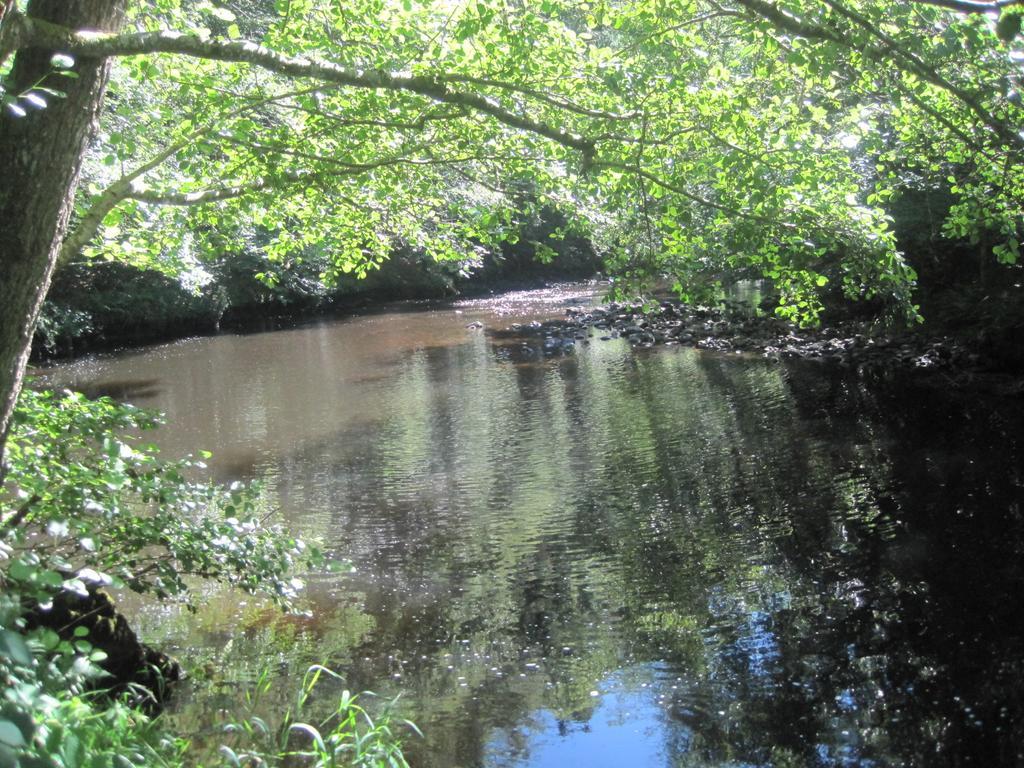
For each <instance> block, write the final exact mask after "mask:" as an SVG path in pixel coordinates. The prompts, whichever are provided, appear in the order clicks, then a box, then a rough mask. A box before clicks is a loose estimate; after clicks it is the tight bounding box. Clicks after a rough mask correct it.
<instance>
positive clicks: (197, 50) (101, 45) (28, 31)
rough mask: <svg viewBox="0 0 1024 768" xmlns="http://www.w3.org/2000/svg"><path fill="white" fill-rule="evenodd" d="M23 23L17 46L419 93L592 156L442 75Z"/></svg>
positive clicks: (189, 38) (557, 131)
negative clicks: (150, 57) (197, 63)
mask: <svg viewBox="0 0 1024 768" xmlns="http://www.w3.org/2000/svg"><path fill="white" fill-rule="evenodd" d="M19 20H20V21H21V22H22V24H23V27H24V31H25V34H24V36H23V39H21V40H19V41H18V47H19V48H24V47H27V46H30V45H31V46H40V47H45V48H51V49H54V50H60V51H66V52H67V53H70V54H72V55H74V56H91V57H109V56H137V55H141V54H150V53H167V54H176V55H180V56H189V57H193V58H198V59H208V60H211V61H224V62H234V63H241V64H250V65H252V66H255V67H260V68H262V69H265V70H268V71H270V72H274V73H276V74H279V75H284V76H286V77H292V78H309V79H313V80H319V81H322V82H325V83H333V84H336V85H342V86H348V87H352V88H365V89H370V90H388V91H402V92H407V93H416V94H419V95H421V96H425V97H427V98H429V99H432V100H433V101H436V102H440V103H444V104H451V105H455V106H461V107H468V108H470V109H473V110H475V111H477V112H481V113H484V114H486V115H490V116H491V117H493V118H494V119H495V120H497V121H498V122H500V123H503V124H504V125H507V126H509V127H511V128H516V129H518V130H523V131H528V132H530V133H534V134H537V135H539V136H543V137H545V138H547V139H550V140H551V141H554V142H555V143H557V144H560V145H562V146H564V147H567V148H569V149H573V150H576V151H578V152H582V153H583V154H584V155H585V156H587V157H589V156H591V155H592V154H593V152H594V142H593V141H592V140H591V139H588V138H586V137H583V136H580V135H578V134H575V133H569V132H567V131H565V130H563V129H561V128H556V127H554V126H552V125H549V124H547V123H544V122H541V121H538V120H533V119H532V118H530V117H527V116H525V115H520V114H517V113H515V112H512V111H510V110H508V109H505V108H504V107H503V106H501V105H500V104H499V103H498V102H496V101H495V100H493V99H491V98H488V97H486V96H482V95H480V94H477V93H469V92H465V91H459V90H453V89H452V88H451V87H450V83H449V82H448V81H446V79H445V77H444V76H429V75H420V76H413V75H406V74H400V73H391V72H385V71H383V70H365V69H353V68H349V67H343V66H340V65H338V64H332V63H331V62H326V61H317V60H314V59H307V58H300V57H295V56H285V55H283V54H280V53H276V52H274V51H272V50H270V49H269V48H265V47H263V46H261V45H257V44H256V43H252V42H247V41H223V40H203V39H201V38H199V37H197V36H195V35H187V34H183V33H180V32H143V33H136V34H120V35H119V34H111V33H104V32H91V31H83V30H71V29H67V28H64V27H59V26H56V25H54V24H49V23H46V22H42V21H39V20H38V19H32V18H28V17H24V16H22V17H20V19H19Z"/></svg>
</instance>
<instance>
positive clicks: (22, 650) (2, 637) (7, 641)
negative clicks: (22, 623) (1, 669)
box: [0, 629, 32, 667]
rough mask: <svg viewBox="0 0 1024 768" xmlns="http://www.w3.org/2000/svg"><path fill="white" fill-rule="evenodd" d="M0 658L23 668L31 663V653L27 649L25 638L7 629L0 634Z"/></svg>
mask: <svg viewBox="0 0 1024 768" xmlns="http://www.w3.org/2000/svg"><path fill="white" fill-rule="evenodd" d="M0 656H5V657H6V658H8V659H10V660H11V661H13V662H14V663H15V664H20V665H22V666H23V667H27V666H28V665H30V664H31V663H32V652H31V651H30V650H29V649H28V645H26V643H25V638H23V637H22V636H21V635H19V634H18V633H17V632H12V631H11V630H9V629H5V630H3V631H2V632H0Z"/></svg>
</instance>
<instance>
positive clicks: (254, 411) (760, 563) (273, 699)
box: [42, 286, 1024, 768]
mask: <svg viewBox="0 0 1024 768" xmlns="http://www.w3.org/2000/svg"><path fill="white" fill-rule="evenodd" d="M592 291H593V289H591V288H587V287H579V286H577V287H568V288H561V289H552V290H546V291H539V292H528V293H522V294H510V295H506V296H502V297H497V298H490V299H480V300H471V301H463V302H459V303H457V304H455V305H452V306H446V307H440V308H437V307H433V308H432V307H426V306H424V307H418V308H417V307H414V306H406V307H399V308H395V309H393V310H388V311H382V312H377V313H373V314H367V315H363V316H357V317H350V318H346V319H339V320H328V321H320V322H315V323H312V324H308V325H303V326H301V327H295V328H290V329H286V330H279V331H274V332H267V333H254V334H249V335H221V336H216V337H210V338H200V339H189V340H184V341H179V342H175V343H172V344H166V345H161V346H156V347H150V348H147V349H144V350H137V351H131V352H126V353H121V354H110V355H100V356H92V357H87V358H84V359H80V360H78V361H75V362H73V363H70V364H66V365H60V366H56V367H53V368H51V369H48V370H47V371H45V372H43V376H42V382H43V383H44V384H50V385H53V386H73V387H77V388H80V389H83V390H85V391H88V392H91V393H94V394H99V393H103V394H112V395H114V396H115V397H118V398H122V399H126V400H129V401H131V402H134V403H136V404H138V405H143V406H148V407H153V408H157V409H159V410H162V411H164V412H165V413H166V414H167V417H168V422H169V425H168V426H167V427H166V428H164V429H163V430H161V432H160V433H159V434H158V436H157V441H158V442H159V443H160V444H161V446H162V448H163V450H164V451H165V452H166V453H167V454H169V455H180V454H183V453H186V452H194V451H196V450H198V449H208V450H210V451H212V452H213V454H214V456H213V459H211V460H210V462H209V464H210V472H211V473H212V475H213V476H214V477H215V478H216V479H218V480H222V481H233V480H250V479H258V480H261V481H262V482H263V484H264V486H265V493H266V494H267V497H268V499H269V500H270V501H271V502H272V503H273V504H274V505H276V506H277V507H279V508H280V510H281V514H282V516H283V518H284V519H285V520H286V521H287V523H288V525H289V526H290V528H291V529H292V530H294V531H296V532H297V533H299V534H301V535H303V536H307V537H311V538H319V539H320V540H321V541H322V542H323V544H324V546H325V548H326V550H327V551H328V553H329V554H330V556H331V557H332V558H333V559H336V560H339V561H340V560H344V561H345V562H346V563H348V564H350V565H351V568H348V567H347V566H346V568H345V570H344V572H342V573H339V574H314V575H311V576H310V577H309V579H308V586H307V589H306V590H305V594H304V597H303V599H302V601H301V603H300V605H299V612H298V613H296V614H293V615H287V616H282V615H280V614H279V613H278V612H276V611H275V610H274V609H273V608H271V607H269V606H268V605H266V604H265V603H263V602H261V601H260V600H257V599H253V598H249V597H246V596H239V595H237V594H230V593H225V592H222V591H218V590H216V589H210V588H205V591H204V592H203V597H202V599H201V600H200V607H199V611H198V612H197V613H195V614H190V613H187V612H184V611H181V610H178V609H175V608H168V607H163V606H155V605H146V604H142V605H138V606H135V607H134V613H135V616H134V621H135V622H136V623H137V624H138V625H139V626H140V627H141V628H142V630H143V633H144V634H145V635H146V637H147V639H149V640H151V641H154V642H156V643H157V644H160V645H162V646H163V647H165V648H169V649H170V650H171V651H172V652H177V653H178V654H179V655H181V656H183V657H185V658H186V659H188V660H190V661H192V662H197V661H198V662H199V663H200V664H201V665H204V666H205V668H206V670H207V673H206V675H205V677H206V679H200V681H199V682H198V683H196V685H195V687H194V689H188V688H186V689H185V690H183V691H182V692H181V693H180V694H179V703H178V713H177V715H176V716H177V717H179V718H181V719H182V720H183V721H184V722H185V723H186V724H187V727H189V728H191V729H192V730H193V732H195V733H197V734H200V736H202V734H204V733H207V732H208V731H210V729H213V728H214V727H215V726H216V725H217V724H218V723H221V722H222V721H223V720H224V719H230V718H231V717H235V716H240V715H239V714H238V713H239V712H242V711H243V710H244V709H245V704H244V698H243V697H242V693H241V692H242V691H244V690H247V689H248V688H251V686H252V684H253V681H254V680H255V679H256V678H257V676H259V675H260V674H261V673H262V674H263V675H264V677H265V679H267V680H269V681H270V685H271V690H270V692H269V693H268V694H265V696H264V698H265V699H266V700H265V701H263V702H262V703H261V702H259V701H258V702H257V703H256V704H255V705H253V706H254V707H255V708H256V709H257V710H259V711H261V712H263V713H265V714H267V715H268V716H270V717H272V716H273V715H274V714H275V713H277V714H278V715H279V714H280V712H281V711H282V710H283V709H284V707H285V702H287V701H288V700H290V697H291V695H292V694H291V692H292V691H293V690H294V689H295V686H296V685H297V684H298V681H299V679H300V678H301V675H302V672H303V670H304V669H305V668H306V666H308V665H309V664H312V663H322V664H325V665H327V666H328V667H330V668H332V669H334V670H336V671H337V672H339V673H340V674H341V675H342V676H343V677H344V679H345V687H348V688H351V689H353V690H364V689H371V690H374V691H376V692H377V693H379V694H381V695H382V696H383V697H391V696H394V695H396V694H398V693H399V692H401V694H402V697H401V699H400V701H399V703H398V705H397V706H398V711H399V712H400V714H401V715H402V716H405V717H409V718H411V719H413V720H415V721H416V723H417V724H418V725H419V726H420V728H421V729H422V730H423V732H424V733H425V737H424V738H422V739H421V738H418V737H410V738H409V739H408V742H407V744H408V746H407V754H408V756H409V758H410V761H411V762H412V764H413V765H414V766H424V767H431V768H457V767H461V768H470V767H477V766H479V767H487V768H499V767H500V768H506V767H507V768H512V767H513V766H514V767H516V768H519V767H524V768H525V767H526V766H529V767H531V768H555V767H556V766H557V767H562V766H587V767H588V768H601V767H604V766H607V767H609V768H622V767H623V766H658V767H659V768H660V767H662V766H664V767H665V768H669V767H676V766H754V765H758V766H761V765H764V766H767V765H772V766H779V767H780V768H781V767H782V766H890V765H908V766H925V765H927V766H933V765H983V766H995V765H1020V764H1024V756H1022V752H1024V721H1022V718H1024V682H1022V681H1024V677H1022V673H1024V643H1022V637H1021V634H1022V633H1021V630H1020V628H1019V617H1020V613H1021V610H1020V609H1021V595H1022V594H1024V560H1022V557H1021V555H1022V549H1024V545H1022V543H1024V521H1022V510H1021V501H1022V499H1024V456H1022V450H1021V448H1022V446H1021V436H1022V435H1024V430H1022V427H1024V415H1022V410H1024V409H1022V406H1021V403H1020V402H1019V401H1016V400H1009V399H986V398H981V397H977V396H975V397H966V396H963V395H958V394H955V393H951V392H947V391H946V390H945V389H944V388H943V387H942V386H936V382H935V381H934V380H932V379H923V380H919V379H917V378H911V379H909V380H900V381H885V380H866V379H864V378H860V377H857V376H855V375H851V374H848V373H843V372H841V371H837V370H835V369H831V368H826V367H823V366H820V365H810V364H805V363H804V364H795V363H794V364H786V365H783V364H780V363H776V362H770V361H766V360H762V359H758V358H756V357H750V356H740V355H724V354H721V353H706V352H701V351H697V350H693V349H680V348H672V347H667V348H655V349H650V350H644V349H637V350H633V349H631V348H630V347H629V345H628V344H627V343H626V342H625V341H624V340H621V339H613V340H610V341H599V340H597V339H593V340H586V341H580V342H579V343H578V344H577V345H576V347H575V349H572V350H566V349H562V348H558V349H551V348H545V347H544V345H543V344H542V341H541V340H540V339H537V338H530V339H524V338H519V337H517V336H516V335H515V334H506V333H502V330H503V329H505V328H507V327H509V326H510V325H511V324H512V323H528V322H530V321H531V320H536V319H540V318H543V317H548V316H553V315H558V314H560V313H562V312H563V311H564V308H565V307H566V306H568V305H571V304H580V303H587V302H589V301H591V300H592ZM474 322H480V323H482V324H483V326H484V328H483V329H476V328H471V327H467V326H468V325H470V324H472V323H474ZM199 677H200V678H203V677H204V676H203V675H202V674H201V675H199ZM336 693H337V690H336V687H331V686H327V687H325V688H324V689H323V691H322V696H323V699H324V700H325V701H326V700H327V699H328V698H329V697H330V696H333V695H335V694H336ZM211 738H214V737H211Z"/></svg>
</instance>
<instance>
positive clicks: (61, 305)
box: [36, 262, 227, 354]
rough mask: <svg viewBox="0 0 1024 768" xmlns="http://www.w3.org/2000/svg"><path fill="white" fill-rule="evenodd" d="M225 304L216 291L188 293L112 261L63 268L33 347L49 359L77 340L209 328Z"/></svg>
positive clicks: (145, 336)
mask: <svg viewBox="0 0 1024 768" xmlns="http://www.w3.org/2000/svg"><path fill="white" fill-rule="evenodd" d="M226 305H227V299H226V298H225V296H224V295H223V291H221V290H219V289H218V288H217V287H214V286H209V285H208V286H203V287H202V288H199V287H194V288H189V287H186V286H184V285H182V282H181V281H180V280H178V279H176V278H174V277H170V276H168V275H165V274H163V273H162V272H158V271H155V270H139V269H136V268H134V267H131V266H129V265H127V264H121V263H118V262H102V263H99V264H95V265H91V266H85V265H83V264H77V263H75V264H68V265H65V266H64V267H63V268H61V269H58V270H57V272H56V274H55V275H54V279H53V282H52V284H51V286H50V291H49V292H48V294H47V300H46V303H45V304H44V305H43V309H42V311H41V312H40V316H39V321H38V323H37V325H36V344H37V347H38V348H41V349H43V350H45V351H46V352H48V353H50V354H53V353H55V352H62V351H66V350H68V349H70V348H71V347H73V346H74V343H75V342H76V341H77V340H78V339H82V338H97V337H98V338H101V339H104V340H106V341H108V342H111V341H113V342H118V341H125V340H128V339H131V340H139V339H149V338H157V337H161V336H168V335H171V334H173V333H188V332H195V331H196V330H206V329H211V328H215V327H216V325H217V322H218V320H219V319H220V317H221V315H222V313H223V312H224V311H225V309H226V308H227V307H226Z"/></svg>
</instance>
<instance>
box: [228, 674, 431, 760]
mask: <svg viewBox="0 0 1024 768" xmlns="http://www.w3.org/2000/svg"><path fill="white" fill-rule="evenodd" d="M325 675H326V676H327V677H329V678H334V679H335V680H337V681H341V678H340V677H339V676H338V675H337V674H335V673H334V672H332V671H330V670H329V669H327V668H326V667H322V666H320V665H314V666H312V667H310V668H309V669H308V670H307V672H306V674H305V676H304V677H303V680H302V686H301V688H300V690H299V692H298V695H297V696H296V700H295V702H294V704H293V705H292V706H291V707H289V708H288V709H287V710H286V711H285V712H284V714H283V716H282V718H281V722H280V724H279V725H278V726H277V727H276V728H271V726H269V725H268V724H267V723H266V721H265V720H263V719H262V718H260V717H259V716H257V715H255V714H252V712H250V713H249V715H248V716H247V717H246V718H245V719H243V720H241V721H239V722H237V723H232V724H229V725H228V726H227V728H226V729H225V730H226V731H227V732H228V733H232V734H235V742H236V747H232V746H231V745H228V744H223V745H221V747H220V750H219V751H220V755H221V757H222V759H223V761H224V764H225V765H230V766H236V767H237V766H241V765H252V766H270V765H276V764H278V762H279V761H282V760H284V761H287V760H289V759H294V758H301V759H302V764H303V765H310V766H313V767H314V768H335V766H351V768H383V767H384V766H387V767H388V768H408V763H407V762H406V760H405V756H404V755H403V753H402V745H401V739H400V737H399V735H398V734H397V733H396V730H395V726H396V725H401V726H404V727H405V728H408V729H410V730H412V731H413V732H415V733H417V734H419V733H420V732H419V729H418V728H417V727H416V726H415V725H414V724H413V723H411V722H409V721H408V720H400V721H398V722H397V723H396V721H394V720H393V718H392V714H391V710H392V709H393V707H394V704H395V702H391V703H390V705H388V706H387V707H385V708H384V710H383V711H382V712H381V713H380V714H379V715H378V716H377V717H376V718H374V717H371V715H370V714H369V712H367V710H366V709H364V708H363V706H362V705H361V704H358V703H357V701H358V700H359V699H360V698H362V697H365V696H373V695H374V694H372V693H363V694H359V695H352V694H351V693H350V692H349V691H347V690H346V691H343V692H342V693H341V696H340V697H339V698H338V700H337V703H336V704H335V706H334V708H333V709H332V711H330V712H329V713H328V714H327V715H326V716H325V717H322V718H320V719H319V720H317V721H316V722H305V721H304V720H301V719H300V718H307V717H308V716H309V714H311V713H310V712H309V709H310V697H311V695H312V694H313V692H314V689H315V688H316V686H317V683H318V682H320V680H321V678H322V677H323V676H325ZM270 691H271V682H270V679H269V676H267V675H266V674H264V675H262V676H261V677H260V679H259V680H258V681H257V683H256V687H255V690H254V692H253V693H252V694H251V695H249V696H248V697H247V699H248V702H249V704H250V709H255V705H256V703H257V701H258V700H259V699H260V698H261V697H263V696H266V695H267V694H269V693H270ZM238 744H242V745H245V746H244V748H242V747H239V746H237V745H238Z"/></svg>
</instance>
